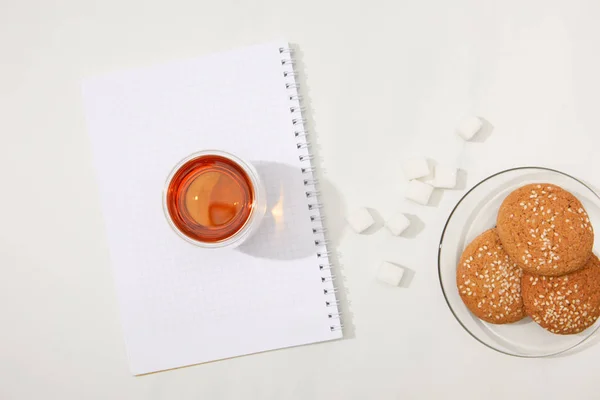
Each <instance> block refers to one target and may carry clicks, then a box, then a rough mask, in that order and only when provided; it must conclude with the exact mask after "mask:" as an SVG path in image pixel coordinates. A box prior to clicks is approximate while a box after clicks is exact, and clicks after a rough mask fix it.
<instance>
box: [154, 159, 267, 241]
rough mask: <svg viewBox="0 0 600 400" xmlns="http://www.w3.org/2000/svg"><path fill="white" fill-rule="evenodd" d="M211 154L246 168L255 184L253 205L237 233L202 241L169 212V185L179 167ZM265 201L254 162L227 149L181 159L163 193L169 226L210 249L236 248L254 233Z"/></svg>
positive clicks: (185, 238) (173, 169) (189, 239)
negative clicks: (181, 226) (176, 222)
mask: <svg viewBox="0 0 600 400" xmlns="http://www.w3.org/2000/svg"><path fill="white" fill-rule="evenodd" d="M209 155H211V156H219V157H224V158H227V159H229V160H231V161H233V162H234V163H236V164H238V165H239V166H240V168H242V169H243V170H244V172H245V173H246V174H247V175H248V177H249V178H250V182H251V184H252V186H253V187H252V189H253V191H254V201H253V206H252V209H251V210H250V215H249V216H248V218H247V219H246V221H245V222H244V225H242V227H241V228H240V229H239V230H238V231H237V232H236V233H234V234H233V235H231V236H230V237H228V238H226V239H223V240H220V241H218V242H202V241H200V240H196V239H194V238H191V237H189V236H187V235H186V234H185V233H183V232H182V231H181V230H180V229H179V228H178V227H177V225H176V224H175V222H174V221H173V218H172V217H171V214H170V213H169V207H168V193H169V186H170V185H171V181H172V180H173V177H174V176H175V174H176V173H177V172H178V171H179V169H181V167H183V166H184V165H185V164H187V163H188V162H189V161H192V160H194V159H197V158H200V157H204V156H209ZM265 202H266V193H265V190H264V188H263V185H262V182H261V180H260V176H259V175H258V172H257V171H256V169H255V168H254V166H253V165H252V164H250V163H248V162H246V161H244V160H243V159H241V158H240V157H238V156H236V155H234V154H231V153H228V152H226V151H222V150H201V151H197V152H194V153H192V154H190V155H188V156H186V157H184V158H183V159H181V160H180V161H179V162H178V163H177V164H175V166H174V167H173V168H172V169H171V172H169V175H168V176H167V179H166V182H165V185H164V187H163V193H162V205H163V212H164V214H165V218H166V219H167V222H168V223H169V226H171V229H173V231H174V232H175V233H176V234H177V235H178V236H179V237H180V238H182V239H184V240H185V241H186V242H188V243H191V244H193V245H195V246H198V247H203V248H209V249H216V248H234V247H237V246H239V245H240V244H242V243H243V242H244V241H245V240H246V239H247V238H248V237H249V236H250V235H251V234H252V232H253V231H254V230H255V229H256V228H257V227H258V225H259V223H260V220H261V219H262V216H263V214H264V208H266V207H265V204H266V203H265Z"/></svg>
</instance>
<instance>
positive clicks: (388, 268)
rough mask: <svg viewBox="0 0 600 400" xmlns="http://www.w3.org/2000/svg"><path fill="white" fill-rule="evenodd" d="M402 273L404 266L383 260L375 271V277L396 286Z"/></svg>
mask: <svg viewBox="0 0 600 400" xmlns="http://www.w3.org/2000/svg"><path fill="white" fill-rule="evenodd" d="M403 275H404V268H402V267H400V266H398V265H396V264H392V263H390V262H387V261H384V262H383V263H382V264H381V266H380V267H379V272H377V279H378V280H379V281H381V282H383V283H387V284H388V285H392V286H398V285H400V281H401V280H402V276H403Z"/></svg>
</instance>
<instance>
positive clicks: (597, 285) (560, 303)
mask: <svg viewBox="0 0 600 400" xmlns="http://www.w3.org/2000/svg"><path fill="white" fill-rule="evenodd" d="M522 292H523V303H524V304H525V312H526V313H527V314H528V315H529V316H530V317H531V318H533V320H534V321H535V322H537V323H538V324H539V325H540V326H541V327H542V328H544V329H547V330H549V331H550V332H552V333H558V334H561V335H570V334H574V333H579V332H581V331H583V330H585V329H587V328H589V327H590V326H592V325H593V324H594V322H596V320H597V319H598V317H599V316H600V261H598V257H596V256H595V255H592V257H591V258H590V260H589V261H588V262H587V264H586V265H585V266H584V267H583V268H582V269H580V270H578V271H575V272H572V273H570V274H567V275H563V276H554V277H553V276H538V275H534V274H530V273H528V272H524V273H523V280H522Z"/></svg>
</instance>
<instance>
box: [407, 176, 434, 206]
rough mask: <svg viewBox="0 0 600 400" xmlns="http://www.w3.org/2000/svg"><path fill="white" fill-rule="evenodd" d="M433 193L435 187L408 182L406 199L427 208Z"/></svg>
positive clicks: (419, 182)
mask: <svg viewBox="0 0 600 400" xmlns="http://www.w3.org/2000/svg"><path fill="white" fill-rule="evenodd" d="M432 193H433V186H431V185H428V184H427V183H423V182H421V181H410V182H408V188H407V189H406V194H405V195H404V197H406V198H407V199H409V200H412V201H414V202H415V203H419V204H423V205H424V206H425V205H427V203H429V198H430V197H431V194H432Z"/></svg>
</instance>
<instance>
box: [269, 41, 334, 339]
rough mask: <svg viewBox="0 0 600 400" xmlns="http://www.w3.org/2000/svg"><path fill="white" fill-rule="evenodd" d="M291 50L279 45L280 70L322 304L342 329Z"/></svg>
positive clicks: (325, 230)
mask: <svg viewBox="0 0 600 400" xmlns="http://www.w3.org/2000/svg"><path fill="white" fill-rule="evenodd" d="M293 53H294V51H293V49H291V48H289V47H280V48H279V54H280V55H281V67H282V69H283V71H282V74H283V77H284V78H285V81H286V83H285V89H286V90H287V92H288V99H289V101H290V106H289V111H290V116H291V122H292V125H293V126H294V138H296V140H297V143H296V148H297V149H298V150H299V151H300V154H299V155H298V160H299V161H300V162H302V163H305V164H306V166H303V167H302V168H301V169H300V172H301V173H302V174H303V175H304V179H303V183H304V186H305V187H306V191H305V195H306V198H307V199H308V200H309V204H308V210H309V211H310V212H311V215H310V222H311V224H312V233H313V235H315V239H314V244H315V246H316V247H317V248H318V251H317V258H318V259H319V271H320V272H321V283H322V284H323V285H324V288H323V294H324V295H325V296H327V299H326V300H325V306H326V307H328V308H330V309H331V310H332V311H331V312H329V313H328V314H327V318H328V320H330V321H329V329H330V330H331V331H332V332H334V331H341V330H342V328H343V325H342V321H341V313H340V312H339V308H338V307H339V305H340V303H339V301H338V300H336V299H335V297H332V295H334V294H335V293H337V291H338V288H337V287H336V286H335V285H334V281H335V276H334V275H333V270H334V268H333V265H332V264H331V262H330V256H331V252H330V251H328V250H327V246H328V245H329V241H328V240H327V238H326V234H327V229H326V228H325V227H324V226H323V221H324V217H323V216H322V215H321V211H322V208H323V206H322V204H321V203H320V202H319V197H320V195H321V192H320V191H319V189H318V187H319V182H318V179H316V177H315V172H316V171H315V168H314V167H313V165H312V160H313V159H314V156H313V154H312V153H311V145H310V141H309V132H308V131H307V130H306V119H305V118H304V117H303V113H304V111H305V107H304V106H303V105H302V101H303V97H302V95H300V94H299V93H298V89H299V87H300V85H299V84H298V83H297V82H296V78H297V77H298V74H297V72H296V71H294V64H295V60H294V57H293V56H294V54H293Z"/></svg>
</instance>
